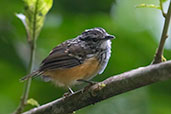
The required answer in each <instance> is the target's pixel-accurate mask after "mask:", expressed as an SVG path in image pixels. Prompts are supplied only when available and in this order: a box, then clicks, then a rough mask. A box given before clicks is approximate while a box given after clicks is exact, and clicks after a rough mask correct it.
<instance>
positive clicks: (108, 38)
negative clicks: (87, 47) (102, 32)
mask: <svg viewBox="0 0 171 114" xmlns="http://www.w3.org/2000/svg"><path fill="white" fill-rule="evenodd" d="M104 39H105V40H110V39H115V36H113V35H106V36H105V38H104Z"/></svg>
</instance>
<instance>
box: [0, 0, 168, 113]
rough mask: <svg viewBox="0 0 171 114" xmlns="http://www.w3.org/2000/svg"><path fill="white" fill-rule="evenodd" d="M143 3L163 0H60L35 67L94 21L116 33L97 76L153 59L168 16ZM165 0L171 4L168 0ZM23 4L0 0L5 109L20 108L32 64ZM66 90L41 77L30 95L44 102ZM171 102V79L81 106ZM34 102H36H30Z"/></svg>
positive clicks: (156, 108) (161, 108)
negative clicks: (23, 80)
mask: <svg viewBox="0 0 171 114" xmlns="http://www.w3.org/2000/svg"><path fill="white" fill-rule="evenodd" d="M140 3H152V4H156V5H158V4H159V1H158V0H150V1H148V0H129V1H121V0H117V1H115V0H106V1H104V0H93V1H92V0H74V1H70V0H54V4H53V7H52V9H51V11H50V12H49V13H48V15H47V18H46V20H45V25H44V27H43V29H42V31H41V33H40V36H39V38H38V40H37V50H36V51H37V52H36V64H35V69H36V68H37V67H38V65H39V64H40V62H41V60H42V59H43V58H44V57H46V56H47V55H48V53H49V51H50V50H51V49H52V48H53V47H55V46H56V45H57V44H59V43H61V42H63V41H65V40H67V39H71V38H74V37H76V36H77V35H78V34H80V33H81V32H82V31H84V30H85V29H88V28H93V27H103V28H105V29H106V30H107V32H109V33H110V34H113V35H115V36H116V39H115V40H113V41H112V57H111V59H110V61H109V64H108V66H107V68H106V70H105V72H104V73H103V74H102V75H100V76H97V77H95V78H94V80H95V81H102V80H104V79H106V78H107V77H109V76H112V75H114V74H118V73H122V72H125V71H128V70H131V69H134V68H137V67H141V66H146V65H149V64H150V63H151V61H152V59H153V57H154V53H155V50H156V48H157V46H158V40H159V38H160V34H161V30H162V26H163V17H162V14H161V12H160V10H157V9H150V8H136V7H135V6H136V5H137V4H140ZM164 5H165V6H164V7H165V8H166V9H167V2H166V3H165V4H164ZM23 6H24V5H23V2H22V1H19V0H12V1H10V2H9V1H7V0H6V1H5V0H4V1H0V7H1V9H2V10H0V90H1V91H0V102H1V103H0V114H8V113H11V112H13V111H14V110H15V109H16V107H17V105H18V103H19V100H20V96H21V94H22V90H23V85H24V84H23V83H20V82H19V79H20V78H21V77H22V76H24V75H25V74H26V69H27V67H28V60H29V58H28V57H29V55H28V54H29V50H28V45H27V43H26V36H25V34H26V33H25V30H24V27H23V24H22V23H21V21H20V20H19V19H17V18H16V16H15V13H18V12H21V11H22V10H23ZM170 39H171V38H169V39H168V40H167V45H166V49H165V53H164V54H165V57H166V58H167V59H171V40H170ZM81 87H82V86H79V87H75V88H74V90H77V89H79V88H81ZM64 92H66V90H65V89H63V88H58V87H55V86H54V85H53V84H51V83H45V82H42V81H41V80H40V79H36V80H33V81H32V85H31V90H30V95H29V96H30V98H34V99H36V100H37V101H38V102H39V103H40V104H44V103H47V102H50V101H52V100H54V99H56V98H59V97H61V96H62V95H63V93H64ZM170 105H171V81H166V82H161V83H157V84H153V85H150V86H148V87H143V88H140V89H137V90H134V91H131V92H128V93H125V94H122V95H120V96H116V97H112V98H110V99H108V100H105V101H103V102H100V103H98V104H96V105H92V106H88V107H86V108H84V109H81V110H79V111H77V114H88V113H89V114H104V113H106V114H170V113H171V108H170ZM29 108H32V106H27V109H29Z"/></svg>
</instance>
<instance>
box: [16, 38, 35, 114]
mask: <svg viewBox="0 0 171 114" xmlns="http://www.w3.org/2000/svg"><path fill="white" fill-rule="evenodd" d="M35 48H36V43H35V41H33V42H30V62H29V70H28V72H29V73H31V72H32V70H33V66H34V60H35ZM31 80H32V79H31V78H29V79H28V80H27V81H26V83H25V86H24V91H23V95H22V97H21V101H20V104H19V106H18V108H17V110H16V111H15V112H14V114H20V113H21V112H22V111H23V110H24V106H25V105H26V103H27V98H28V94H29V90H30V86H31Z"/></svg>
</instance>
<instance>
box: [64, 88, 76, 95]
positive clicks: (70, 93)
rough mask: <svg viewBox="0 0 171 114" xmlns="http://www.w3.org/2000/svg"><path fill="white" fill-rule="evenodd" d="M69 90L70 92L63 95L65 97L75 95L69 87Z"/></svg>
mask: <svg viewBox="0 0 171 114" xmlns="http://www.w3.org/2000/svg"><path fill="white" fill-rule="evenodd" d="M67 88H68V92H66V93H64V95H63V96H65V97H67V96H69V95H72V94H74V91H73V90H72V89H71V88H70V87H69V86H68V87H67Z"/></svg>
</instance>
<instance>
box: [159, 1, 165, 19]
mask: <svg viewBox="0 0 171 114" xmlns="http://www.w3.org/2000/svg"><path fill="white" fill-rule="evenodd" d="M160 9H161V12H162V15H163V17H165V18H166V13H165V12H164V10H163V0H160Z"/></svg>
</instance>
